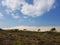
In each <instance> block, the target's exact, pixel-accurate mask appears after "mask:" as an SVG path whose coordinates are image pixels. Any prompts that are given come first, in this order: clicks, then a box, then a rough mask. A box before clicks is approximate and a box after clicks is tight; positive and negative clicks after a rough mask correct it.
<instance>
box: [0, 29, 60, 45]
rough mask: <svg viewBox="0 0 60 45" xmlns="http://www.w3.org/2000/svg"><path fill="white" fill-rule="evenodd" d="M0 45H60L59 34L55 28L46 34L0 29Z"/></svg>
mask: <svg viewBox="0 0 60 45" xmlns="http://www.w3.org/2000/svg"><path fill="white" fill-rule="evenodd" d="M0 45H60V32H56V29H55V28H52V29H51V30H50V31H46V32H40V29H38V31H37V32H35V31H33V32H32V31H26V29H24V30H23V31H22V30H18V29H11V30H3V29H0Z"/></svg>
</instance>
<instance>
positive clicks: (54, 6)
mask: <svg viewBox="0 0 60 45" xmlns="http://www.w3.org/2000/svg"><path fill="white" fill-rule="evenodd" d="M14 26H60V0H0V28H7V27H14Z"/></svg>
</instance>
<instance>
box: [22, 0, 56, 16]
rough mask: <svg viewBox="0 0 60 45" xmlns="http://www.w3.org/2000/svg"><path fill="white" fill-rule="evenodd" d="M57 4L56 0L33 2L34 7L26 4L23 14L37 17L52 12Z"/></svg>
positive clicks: (37, 0) (35, 0) (34, 0)
mask: <svg viewBox="0 0 60 45" xmlns="http://www.w3.org/2000/svg"><path fill="white" fill-rule="evenodd" d="M54 3H55V0H33V5H29V4H28V3H26V4H25V5H24V6H23V7H22V10H21V12H22V13H23V14H25V15H28V16H32V17H36V16H41V15H42V14H43V13H45V12H47V11H50V10H51V9H52V7H53V5H54Z"/></svg>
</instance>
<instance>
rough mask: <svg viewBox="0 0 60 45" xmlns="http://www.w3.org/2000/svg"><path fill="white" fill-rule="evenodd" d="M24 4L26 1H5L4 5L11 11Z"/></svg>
mask: <svg viewBox="0 0 60 45" xmlns="http://www.w3.org/2000/svg"><path fill="white" fill-rule="evenodd" d="M23 3H24V0H3V1H2V5H3V6H7V8H9V9H11V10H16V9H17V8H18V7H19V6H20V5H21V4H23Z"/></svg>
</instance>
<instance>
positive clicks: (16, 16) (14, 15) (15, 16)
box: [12, 14, 20, 19]
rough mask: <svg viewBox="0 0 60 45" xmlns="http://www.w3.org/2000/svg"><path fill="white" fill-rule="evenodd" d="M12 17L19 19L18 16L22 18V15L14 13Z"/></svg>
mask: <svg viewBox="0 0 60 45" xmlns="http://www.w3.org/2000/svg"><path fill="white" fill-rule="evenodd" d="M12 17H13V18H14V19H18V18H20V16H19V15H17V14H12Z"/></svg>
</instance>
